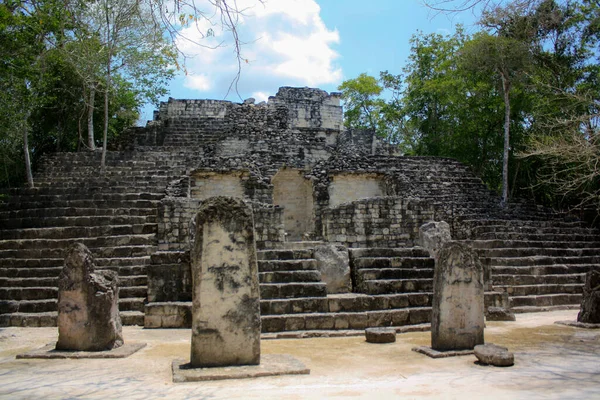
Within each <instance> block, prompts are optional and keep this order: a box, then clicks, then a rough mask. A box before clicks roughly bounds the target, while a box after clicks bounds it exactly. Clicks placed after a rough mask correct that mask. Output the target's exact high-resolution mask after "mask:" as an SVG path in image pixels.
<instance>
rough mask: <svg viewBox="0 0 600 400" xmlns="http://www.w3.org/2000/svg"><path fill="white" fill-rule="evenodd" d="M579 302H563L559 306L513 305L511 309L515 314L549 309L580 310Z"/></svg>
mask: <svg viewBox="0 0 600 400" xmlns="http://www.w3.org/2000/svg"><path fill="white" fill-rule="evenodd" d="M579 308H580V305H579V304H561V305H557V306H539V307H538V306H522V307H512V308H511V309H510V310H511V311H512V312H513V313H515V314H523V313H537V312H547V311H561V310H579Z"/></svg>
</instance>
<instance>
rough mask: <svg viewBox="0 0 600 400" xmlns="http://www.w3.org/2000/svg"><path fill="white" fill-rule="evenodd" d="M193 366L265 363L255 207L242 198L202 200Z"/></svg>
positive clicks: (195, 250)
mask: <svg viewBox="0 0 600 400" xmlns="http://www.w3.org/2000/svg"><path fill="white" fill-rule="evenodd" d="M191 270H192V281H193V296H192V297H193V300H192V304H193V305H192V348H191V360H190V364H191V365H192V367H194V368H199V367H217V366H228V365H230V366H233V365H256V364H259V363H260V331H261V321H260V295H259V284H258V266H257V262H256V244H255V240H254V222H253V216H252V208H251V207H250V206H249V205H247V204H245V203H244V202H243V201H242V200H241V199H238V198H231V197H222V196H218V197H213V198H209V199H207V200H205V201H204V202H202V203H201V206H200V210H199V212H198V215H197V216H196V235H195V241H194V247H193V250H192V268H191Z"/></svg>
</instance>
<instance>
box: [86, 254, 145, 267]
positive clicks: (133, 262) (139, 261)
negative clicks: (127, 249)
mask: <svg viewBox="0 0 600 400" xmlns="http://www.w3.org/2000/svg"><path fill="white" fill-rule="evenodd" d="M148 264H150V256H142V257H111V258H101V257H96V266H97V267H98V269H103V268H105V269H113V268H111V267H126V266H131V267H137V266H140V265H148ZM121 269H122V268H119V271H120V270H121Z"/></svg>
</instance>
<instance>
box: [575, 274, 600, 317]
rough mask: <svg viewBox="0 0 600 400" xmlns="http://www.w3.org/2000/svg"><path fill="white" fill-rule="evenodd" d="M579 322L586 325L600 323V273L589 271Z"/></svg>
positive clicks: (586, 277)
mask: <svg viewBox="0 0 600 400" xmlns="http://www.w3.org/2000/svg"><path fill="white" fill-rule="evenodd" d="M577 322H582V323H586V324H598V323H600V271H595V270H592V271H589V272H588V273H587V274H586V276H585V285H584V287H583V296H582V298H581V309H580V311H579V314H578V315H577Z"/></svg>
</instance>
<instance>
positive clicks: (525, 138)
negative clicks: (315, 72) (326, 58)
mask: <svg viewBox="0 0 600 400" xmlns="http://www.w3.org/2000/svg"><path fill="white" fill-rule="evenodd" d="M425 3H426V4H428V5H429V6H431V7H432V8H433V9H435V10H438V11H441V12H460V11H462V10H465V9H469V10H470V12H471V11H472V10H479V12H481V16H480V22H479V27H480V30H479V31H478V32H475V33H473V34H471V35H469V34H466V33H465V32H464V30H463V29H462V27H460V26H459V27H457V29H456V32H454V33H452V34H449V35H440V34H423V33H420V32H418V33H416V34H415V35H414V36H413V38H412V40H411V45H412V47H411V53H410V56H409V59H408V62H407V64H406V65H405V66H404V67H403V68H402V69H401V70H399V71H397V72H396V73H394V72H391V73H390V72H388V71H390V70H392V68H390V69H389V70H388V71H385V72H383V73H382V75H381V77H380V79H379V80H378V81H377V83H378V84H379V86H380V87H385V86H384V80H383V77H387V79H388V82H389V79H390V77H392V78H393V81H394V84H393V87H394V88H395V91H396V92H395V96H393V97H392V98H390V97H386V96H378V95H377V93H375V92H374V91H373V92H372V93H371V94H370V97H369V98H368V104H371V105H375V104H376V105H377V107H376V108H375V109H376V110H383V109H386V108H387V110H388V111H387V113H386V115H388V116H391V115H393V118H387V119H381V118H380V119H379V120H378V121H379V123H378V125H377V126H376V129H377V131H378V132H379V134H380V135H384V136H386V135H387V136H388V137H389V138H400V140H396V142H397V143H401V144H402V146H403V150H404V151H405V153H407V154H415V155H435V156H447V157H453V158H457V159H459V160H460V161H463V162H465V163H467V164H468V165H470V166H471V167H472V169H473V171H474V172H475V173H476V174H477V175H479V176H480V177H481V178H482V179H483V180H484V182H485V183H487V184H488V186H489V187H490V188H492V189H495V190H497V191H498V192H499V193H500V194H501V195H502V196H503V199H504V200H505V201H509V197H511V196H512V197H524V196H526V197H530V198H532V199H535V200H536V201H539V202H541V203H543V204H546V205H549V206H555V207H563V208H569V207H575V206H590V205H593V207H595V209H596V210H600V169H598V165H600V148H599V147H598V146H599V145H600V140H598V107H599V104H600V80H599V77H600V73H599V72H600V70H599V61H600V60H599V59H598V57H599V56H600V52H599V51H598V50H600V48H599V44H600V42H599V38H600V23H599V22H598V21H600V5H599V4H598V3H597V1H593V0H578V1H559V0H513V1H481V0H472V1H471V0H469V1H447V0H434V1H428V0H427V1H425ZM362 76H363V75H361V77H362ZM359 78H360V77H359ZM359 78H357V79H356V82H355V83H358V82H360V80H361V79H359ZM351 81H353V80H349V81H346V82H345V83H347V82H351ZM340 90H342V93H343V96H344V98H345V99H349V100H347V101H348V103H349V105H350V107H349V109H348V111H346V115H345V117H346V123H347V124H350V125H351V124H353V123H355V121H361V120H365V119H368V118H367V117H368V115H369V113H367V109H366V108H362V109H361V108H356V107H354V104H355V103H356V102H355V101H354V100H352V99H353V95H352V92H353V90H354V88H353V87H352V86H350V85H347V84H345V85H342V86H340ZM389 110H393V111H394V112H390V111H389ZM357 113H358V114H360V115H359V116H358V117H357V116H356V114H357ZM376 114H377V113H376Z"/></svg>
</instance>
